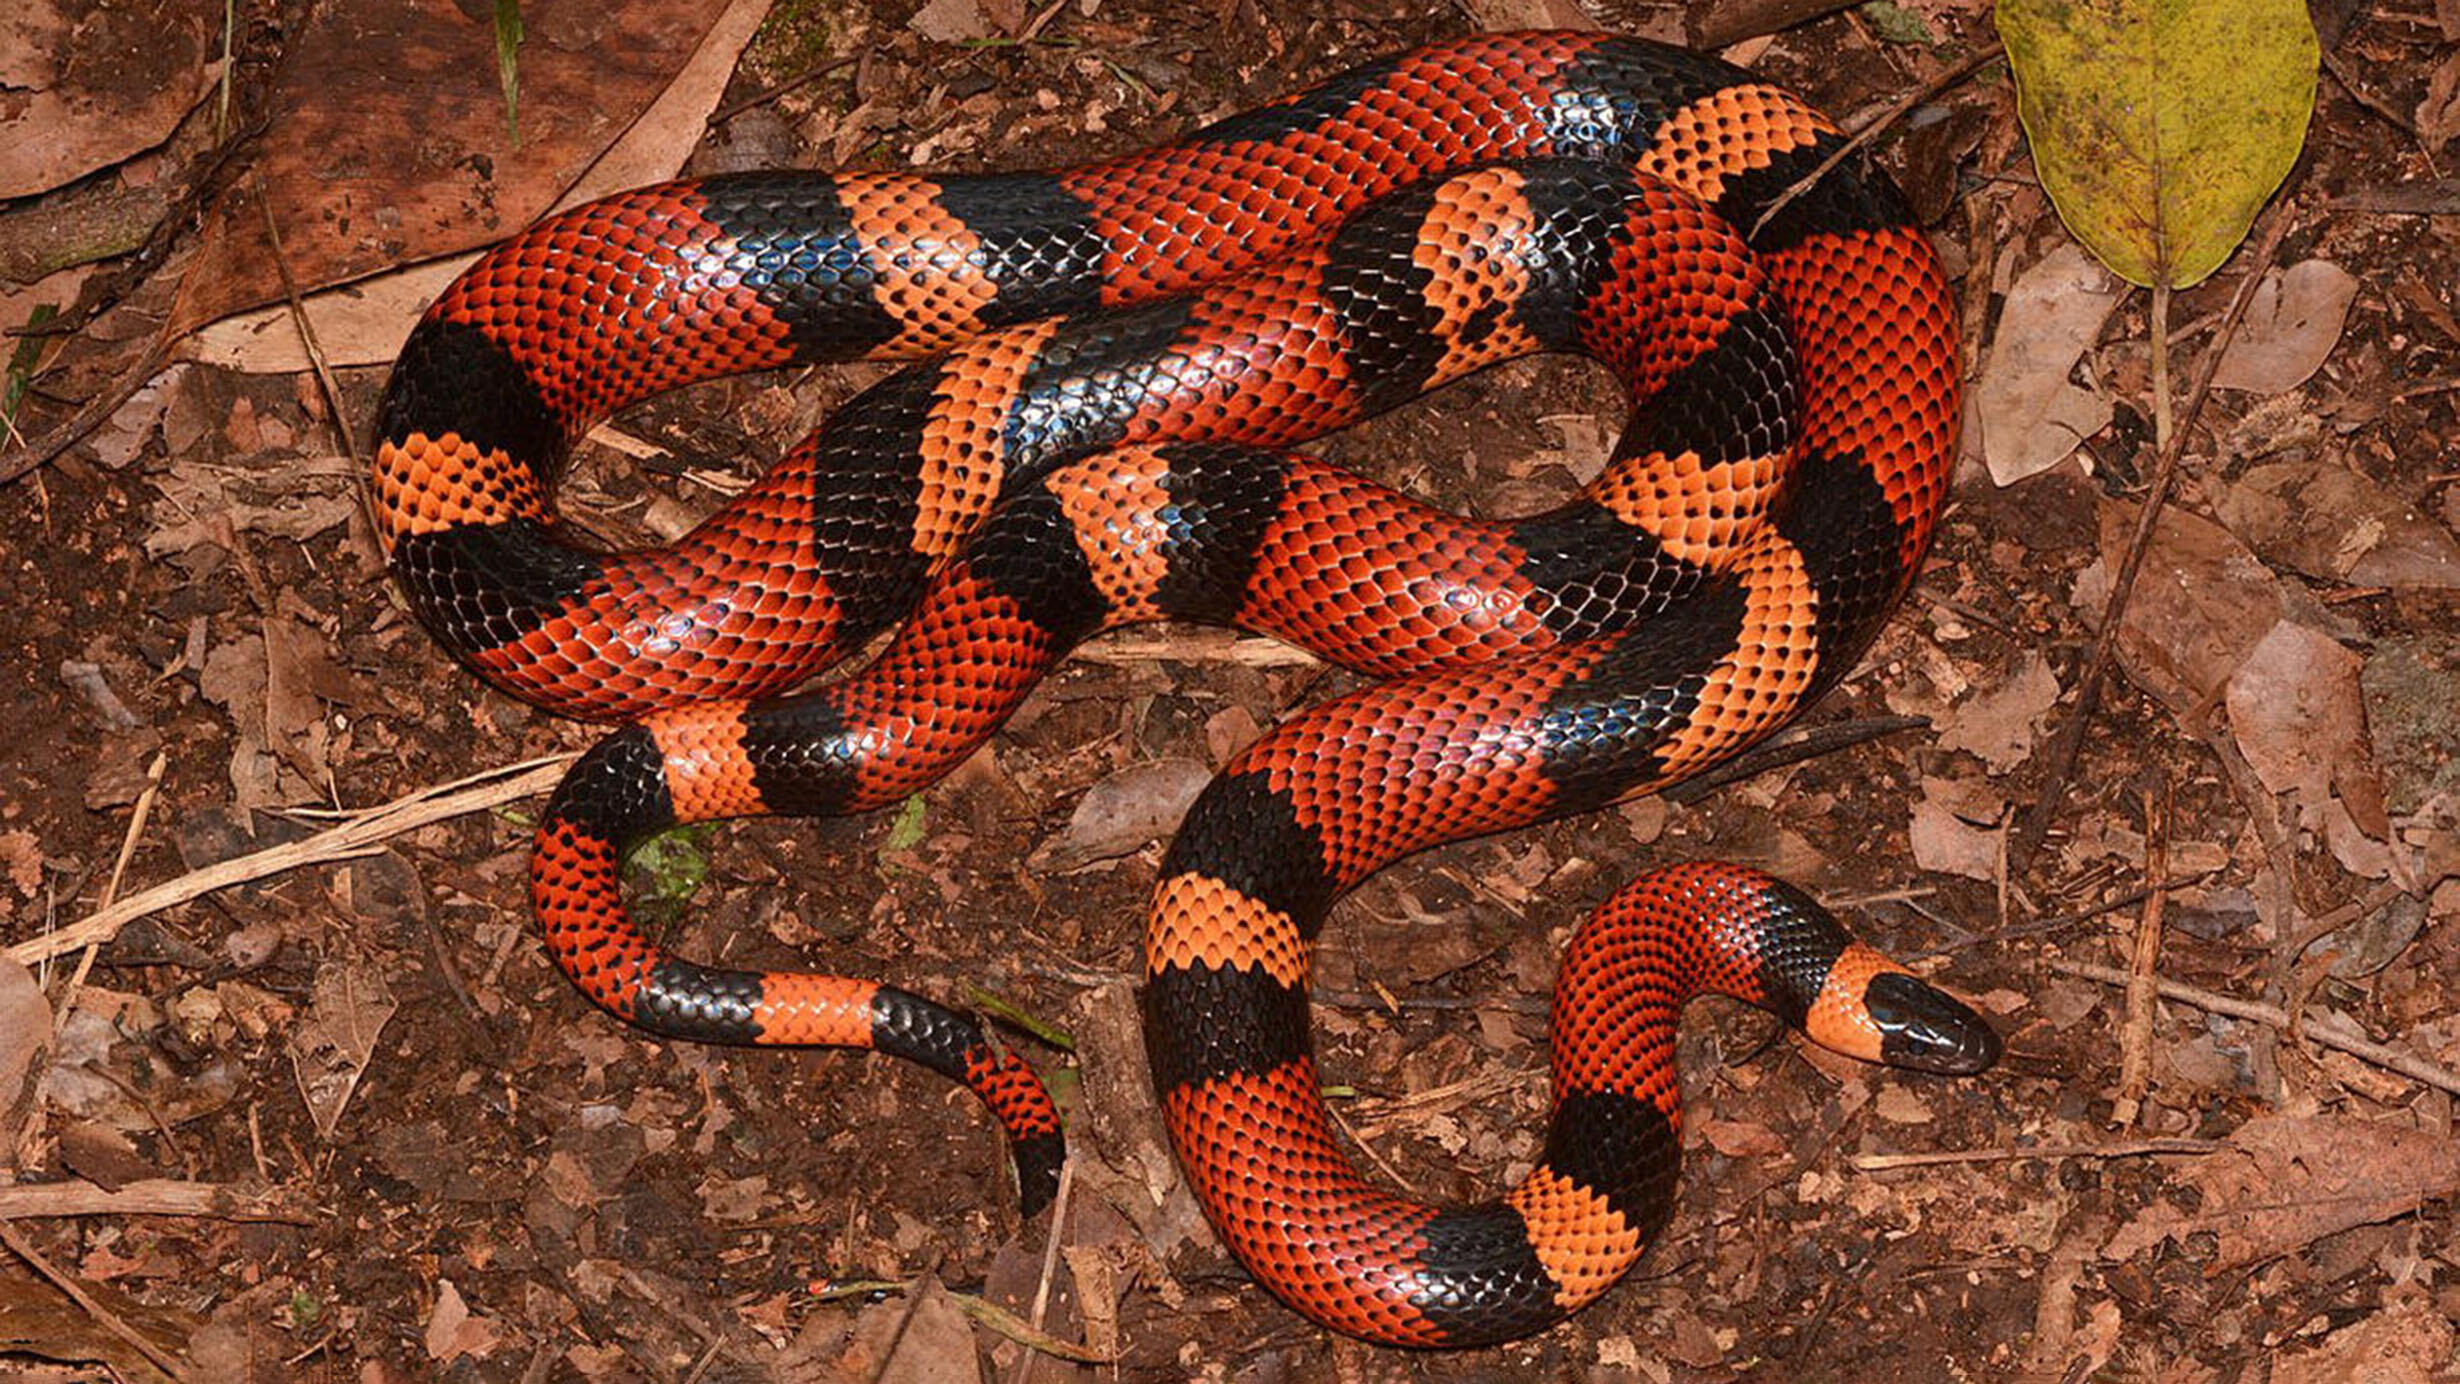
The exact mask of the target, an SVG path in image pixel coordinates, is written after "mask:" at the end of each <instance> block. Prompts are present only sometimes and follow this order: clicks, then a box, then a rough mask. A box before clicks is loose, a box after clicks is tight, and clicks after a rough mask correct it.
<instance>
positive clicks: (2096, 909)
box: [1904, 870, 2215, 961]
mask: <svg viewBox="0 0 2460 1384" xmlns="http://www.w3.org/2000/svg"><path fill="white" fill-rule="evenodd" d="M2214 873H2215V872H2214V871H2213V870H2198V871H2196V872H2195V873H2193V874H2188V875H2178V876H2176V877H2174V878H2171V879H2166V880H2163V881H2161V882H2160V883H2158V884H2147V885H2142V886H2140V887H2138V888H2134V889H2130V890H2128V891H2127V892H2126V893H2124V894H2115V895H2112V896H2111V897H2109V898H2107V899H2104V900H2102V901H2101V902H2099V903H2097V904H2094V905H2092V906H2091V907H2089V908H2078V909H2074V910H2072V911H2070V912H2066V913H2054V914H2051V915H2050V916H2049V917H2047V918H2036V919H2034V920H2033V921H2032V922H2029V923H2016V924H2013V925H2011V926H2008V927H2003V928H1998V929H1995V930H1993V931H1990V932H1977V933H1975V934H1973V935H1972V936H1971V937H1962V938H1958V939H1957V940H1956V941H1953V942H1942V943H1941V944H1939V945H1938V946H1935V947H1933V948H1931V949H1930V950H1929V951H1926V952H1919V953H1916V954H1915V955H1913V956H1911V957H1908V958H1904V959H1906V960H1911V961H1928V960H1930V959H1931V958H1932V957H1935V956H1946V955H1947V954H1948V953H1950V952H1960V951H1963V950H1964V949H1966V948H1967V947H1982V946H1989V945H1991V944H1992V943H1995V942H2012V941H2015V940H2017V939H2019V938H2024V937H2039V936H2040V935H2042V934H2043V933H2045V932H2057V931H2059V930H2060V929H2061V928H2071V927H2074V926H2075V925H2076V924H2078V923H2089V922H2091V921H2092V920H2093V919H2095V918H2098V917H2100V916H2101V915H2102V914H2104V913H2115V912H2117V911H2118V910H2119V909H2122V908H2133V907H2134V906H2136V905H2137V904H2139V903H2142V902H2144V900H2146V899H2149V898H2151V897H2152V896H2153V891H2155V890H2165V891H2176V890H2179V889H2184V888H2186V887H2188V886H2189V885H2194V884H2201V883H2202V882H2204V881H2205V880H2207V879H2210V878H2211V877H2212V876H2213V874H2214Z"/></svg>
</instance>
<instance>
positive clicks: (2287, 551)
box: [2216, 459, 2460, 591]
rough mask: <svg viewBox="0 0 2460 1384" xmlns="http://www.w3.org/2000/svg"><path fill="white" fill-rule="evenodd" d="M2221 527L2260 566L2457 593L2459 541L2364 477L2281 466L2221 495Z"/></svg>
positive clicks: (2345, 469) (2309, 463)
mask: <svg viewBox="0 0 2460 1384" xmlns="http://www.w3.org/2000/svg"><path fill="white" fill-rule="evenodd" d="M2216 508H2217V509H2218V511H2219V513H2220V516H2221V522H2223V523H2225V524H2227V525H2229V528H2230V532H2232V533H2235V534H2236V535H2238V537H2239V538H2241V539H2243V540H2245V542H2246V544H2247V546H2249V547H2251V548H2253V549H2254V550H2255V551H2256V552H2258V553H2261V554H2263V556H2264V559H2265V560H2266V561H2268V562H2272V563H2275V564H2277V565H2280V566H2284V567H2288V568H2291V569H2293V570H2296V571H2299V572H2303V573H2305V574H2306V575H2307V576H2310V577H2315V578H2318V579H2320V580H2323V581H2338V582H2348V583H2350V584H2351V585H2354V586H2417V587H2430V588H2434V589H2437V590H2444V591H2451V590H2460V542H2455V541H2454V540H2453V538H2452V535H2451V531H2450V530H2448V529H2446V528H2444V527H2443V526H2442V525H2441V524H2439V523H2436V522H2435V521H2434V520H2432V519H2430V518H2428V517H2426V516H2425V515H2424V514H2421V513H2419V512H2418V509H2417V507H2416V506H2415V505H2412V504H2409V503H2408V502H2406V501H2405V500H2404V499H2402V497H2401V496H2399V495H2397V494H2395V493H2393V492H2392V491H2390V490H2388V489H2386V488H2384V487H2383V486H2381V485H2378V484H2376V483H2375V482H2374V481H2373V480H2372V479H2371V478H2369V477H2367V476H2366V475H2365V474H2364V473H2362V472H2359V471H2357V470H2355V469H2353V468H2351V467H2349V466H2345V465H2340V464H2337V463H2334V462H2331V461H2325V460H2311V459H2310V460H2283V461H2276V462H2271V463H2268V464H2266V465H2263V466H2258V467H2255V468H2253V469H2252V470H2249V471H2247V472H2246V473H2245V474H2244V475H2241V476H2239V477H2238V478H2237V479H2236V480H2235V481H2234V482H2232V483H2231V484H2230V485H2229V486H2228V488H2227V489H2225V490H2224V491H2222V493H2221V495H2220V497H2219V500H2218V502H2217V505H2216Z"/></svg>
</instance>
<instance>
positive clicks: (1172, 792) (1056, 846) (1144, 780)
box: [1033, 759, 1213, 874]
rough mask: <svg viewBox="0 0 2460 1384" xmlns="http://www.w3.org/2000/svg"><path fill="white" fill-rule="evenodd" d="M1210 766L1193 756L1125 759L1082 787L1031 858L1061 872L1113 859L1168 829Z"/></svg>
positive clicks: (1193, 797) (1208, 777) (1200, 787)
mask: <svg viewBox="0 0 2460 1384" xmlns="http://www.w3.org/2000/svg"><path fill="white" fill-rule="evenodd" d="M1212 777H1213V771H1212V770H1211V769H1210V768H1207V767H1206V766H1205V765H1203V764H1202V763H1199V762H1198V761H1196V760H1193V759H1156V760H1153V761H1151V762H1149V763H1145V764H1136V765H1131V766H1129V767H1128V768H1125V769H1122V770H1120V771H1119V772H1118V773H1115V774H1112V775H1111V776H1110V777H1108V778H1106V779H1104V780H1102V781H1101V782H1100V783H1097V784H1095V785H1094V786H1093V787H1091V788H1089V789H1087V790H1086V791H1085V796H1084V797H1082V798H1080V799H1078V800H1077V803H1076V810H1075V811H1074V812H1072V813H1070V814H1069V815H1068V825H1067V829H1066V830H1064V831H1062V832H1061V833H1060V834H1059V835H1057V836H1055V837H1053V838H1051V839H1050V840H1048V841H1045V842H1044V843H1042V845H1041V846H1039V847H1037V848H1036V849H1035V851H1034V854H1033V862H1034V863H1035V864H1036V865H1038V866H1041V867H1042V868H1045V869H1049V870H1054V871H1058V872H1060V873H1063V874H1064V873H1066V872H1068V871H1070V870H1081V869H1083V868H1085V867H1086V866H1088V865H1092V864H1095V863H1096V862H1099V861H1104V860H1115V859H1117V858H1119V857H1120V856H1123V855H1126V854H1128V853H1130V852H1132V851H1140V850H1143V849H1144V848H1145V847H1146V846H1148V845H1150V844H1152V843H1153V842H1155V841H1158V840H1160V839H1161V838H1163V837H1165V836H1167V835H1169V834H1170V832H1171V831H1172V830H1173V829H1174V828H1176V827H1177V826H1178V824H1179V819H1180V818H1181V817H1183V816H1185V815H1186V813H1187V805H1188V804H1189V803H1191V802H1194V801H1195V800H1196V795H1197V794H1198V793H1200V792H1202V791H1203V790H1204V785H1205V784H1206V783H1208V782H1210V781H1211V779H1212Z"/></svg>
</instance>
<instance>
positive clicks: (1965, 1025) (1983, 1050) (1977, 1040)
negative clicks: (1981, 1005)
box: [1862, 972, 2000, 1076]
mask: <svg viewBox="0 0 2460 1384" xmlns="http://www.w3.org/2000/svg"><path fill="white" fill-rule="evenodd" d="M1862 1000H1863V1003H1864V1004H1865V1005H1866V1006H1868V1007H1869V1009H1870V1015H1871V1019H1872V1021H1873V1022H1874V1023H1876V1024H1877V1025H1878V1028H1879V1035H1880V1039H1879V1056H1880V1060H1881V1061H1883V1062H1886V1063H1887V1064H1888V1065H1889V1066H1892V1067H1910V1068H1912V1069H1913V1070H1915V1071H1917V1072H1937V1073H1939V1074H1941V1075H1943V1076H1970V1075H1972V1074H1973V1073H1975V1072H1980V1071H1987V1070H1988V1069H1989V1068H1990V1067H1991V1065H1992V1064H1993V1063H1996V1062H1997V1061H1998V1060H1999V1051H2000V1045H1999V1032H1998V1030H1997V1029H1994V1028H1992V1027H1991V1026H1990V1024H1989V1023H1988V1022H1987V1021H1986V1020H1984V1019H1983V1018H1982V1016H1981V1015H1979V1014H1976V1013H1974V1012H1973V1010H1972V1009H1971V1008H1970V1007H1968V1006H1967V1005H1966V1004H1965V1002H1964V1001H1962V1000H1959V999H1956V998H1954V997H1953V996H1951V995H1949V994H1947V993H1946V992H1945V991H1942V990H1937V989H1933V988H1932V987H1931V986H1929V985H1926V984H1924V983H1923V982H1922V981H1920V980H1918V979H1916V978H1914V977H1913V976H1909V975H1905V974H1903V973H1901V972H1897V973H1891V974H1888V975H1879V976H1873V977H1871V981H1870V984H1869V986H1868V987H1867V988H1865V989H1864V991H1863V992H1862Z"/></svg>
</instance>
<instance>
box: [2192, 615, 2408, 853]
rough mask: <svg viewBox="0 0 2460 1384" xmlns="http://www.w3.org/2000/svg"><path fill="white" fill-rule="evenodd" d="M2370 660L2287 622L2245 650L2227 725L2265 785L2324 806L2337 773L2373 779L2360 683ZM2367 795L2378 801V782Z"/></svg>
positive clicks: (2229, 701) (2235, 675)
mask: <svg viewBox="0 0 2460 1384" xmlns="http://www.w3.org/2000/svg"><path fill="white" fill-rule="evenodd" d="M2365 666H2366V661H2365V660H2364V659H2362V658H2360V657H2358V656H2357V655H2356V654H2354V653H2351V652H2350V651H2349V650H2347V649H2344V648H2342V647H2341V646H2340V644H2339V642H2338V641H2336V640H2334V639H2333V638H2331V637H2330V636H2329V635H2325V634H2321V633H2318V632H2317V631H2314V630H2310V629H2308V628H2306V627H2305V626H2303V625H2298V624H2294V623H2292V622H2290V621H2288V620H2283V621H2280V622H2279V623H2277V624H2275V625H2274V626H2273V627H2272V629H2271V630H2270V632H2268V633H2267V634H2265V635H2264V637H2263V638H2262V639H2261V640H2259V641H2258V642H2257V643H2256V645H2255V647H2254V648H2253V649H2252V650H2250V651H2249V652H2248V654H2247V656H2246V659H2245V661H2244V662H2242V663H2240V664H2239V665H2238V671H2237V672H2235V673H2233V674H2232V675H2231V676H2230V679H2229V688H2228V692H2227V694H2226V699H2227V705H2228V707H2229V726H2230V732H2231V734H2232V735H2233V736H2234V737H2235V738H2236V739H2237V741H2238V748H2239V750H2240V751H2241V752H2242V753H2244V754H2245V755H2246V758H2247V763H2248V764H2249V765H2252V766H2253V767H2254V770H2255V776H2256V777H2257V778H2260V779H2262V780H2263V784H2264V787H2266V788H2268V789H2270V790H2271V791H2273V792H2275V793H2288V794H2292V795H2294V796H2295V797H2297V798H2298V799H2299V800H2300V802H2301V803H2302V804H2303V805H2304V806H2306V807H2308V808H2310V809H2314V810H2321V808H2322V807H2323V806H2324V804H2325V802H2326V801H2327V800H2328V799H2329V798H2330V796H2331V789H2332V785H2333V782H2334V780H2335V779H2336V778H2344V779H2345V778H2350V777H2352V776H2354V775H2361V774H2363V775H2366V776H2367V777H2368V778H2369V779H2371V778H2372V777H2373V775H2372V766H2371V762H2370V760H2369V756H2368V754H2367V748H2366V706H2365V696H2364V694H2363V693H2362V692H2361V691H2360V690H2359V687H2358V675H2359V674H2360V673H2362V672H2363V671H2364V670H2365ZM2366 791H2367V790H2365V789H2361V792H2366ZM2370 796H2371V797H2372V798H2373V799H2374V800H2376V801H2380V800H2381V796H2382V790H2381V789H2380V787H2375V788H2373V789H2372V790H2371V794H2370Z"/></svg>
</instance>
